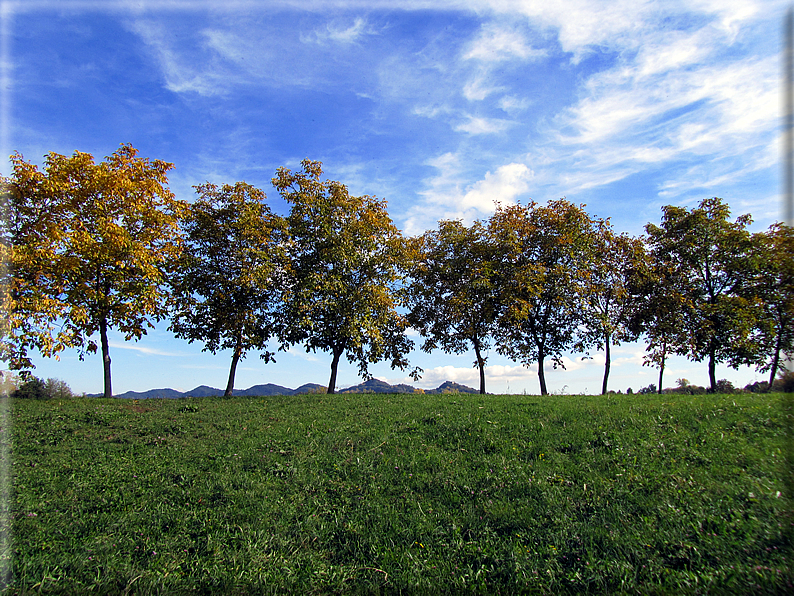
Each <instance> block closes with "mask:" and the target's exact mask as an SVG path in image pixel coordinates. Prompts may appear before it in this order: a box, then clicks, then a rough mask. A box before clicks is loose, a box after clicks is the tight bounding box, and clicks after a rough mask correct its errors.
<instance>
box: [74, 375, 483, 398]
mask: <svg viewBox="0 0 794 596" xmlns="http://www.w3.org/2000/svg"><path fill="white" fill-rule="evenodd" d="M322 391H325V385H318V384H317V383H306V384H305V385H301V386H300V387H298V388H297V389H290V388H289V387H282V386H281V385H274V384H273V383H267V384H265V385H254V386H253V387H249V388H248V389H235V390H234V392H233V393H232V395H239V396H243V397H246V396H247V397H256V396H262V395H299V394H302V393H312V392H314V393H317V392H322ZM456 391H457V392H458V393H477V390H476V389H472V388H471V387H467V386H466V385H460V384H459V383H453V382H452V381H447V382H445V383H442V384H441V385H440V386H439V387H438V388H436V389H425V390H424V392H425V393H431V394H434V393H454V392H456ZM338 393H416V390H415V389H414V387H412V386H411V385H404V384H399V385H390V384H389V383H386V382H385V381H379V380H378V379H370V380H369V381H365V382H363V383H360V384H358V385H354V386H352V387H348V388H346V389H341V390H339V391H338ZM220 395H223V389H216V388H215V387H208V386H207V385H199V386H198V387H196V388H195V389H191V390H190V391H177V390H176V389H150V390H149V391H127V392H126V393H120V394H118V395H116V396H115V397H117V398H121V399H157V398H160V399H162V398H168V399H176V398H180V397H217V396H220ZM88 397H102V394H101V393H95V394H92V395H89V396H88Z"/></svg>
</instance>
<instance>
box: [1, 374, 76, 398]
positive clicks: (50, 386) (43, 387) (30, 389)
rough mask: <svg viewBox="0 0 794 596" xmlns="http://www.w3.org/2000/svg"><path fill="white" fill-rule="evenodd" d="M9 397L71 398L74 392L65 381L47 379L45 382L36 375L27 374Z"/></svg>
mask: <svg viewBox="0 0 794 596" xmlns="http://www.w3.org/2000/svg"><path fill="white" fill-rule="evenodd" d="M11 397H13V398H16V399H71V398H73V397H74V394H73V393H72V390H71V389H70V388H69V385H67V384H66V382H65V381H61V380H60V379H47V381H46V382H45V381H42V380H41V379H39V378H38V377H34V376H29V377H28V378H27V379H26V380H25V381H24V382H23V383H22V384H21V385H20V386H19V387H17V389H15V390H14V391H13V392H12V393H11Z"/></svg>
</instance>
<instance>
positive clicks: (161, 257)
mask: <svg viewBox="0 0 794 596" xmlns="http://www.w3.org/2000/svg"><path fill="white" fill-rule="evenodd" d="M11 161H12V165H13V173H12V175H11V177H10V179H9V180H7V181H6V184H7V187H8V189H9V193H10V199H11V205H12V214H11V223H10V236H11V240H12V248H11V250H10V263H11V266H12V269H13V275H12V276H11V279H10V280H9V281H10V284H11V287H10V300H11V304H10V305H9V306H10V312H11V330H10V332H9V336H8V338H7V341H6V342H5V345H4V354H5V355H6V357H7V360H8V361H9V364H10V366H11V367H12V368H15V369H21V368H32V363H31V361H30V359H29V358H28V349H30V348H35V349H38V350H39V351H40V352H41V353H42V355H44V356H45V357H46V356H56V355H57V354H58V353H59V352H60V351H62V350H63V349H65V348H69V347H73V348H77V349H78V351H79V353H80V357H81V358H82V357H83V356H84V354H85V353H92V352H96V351H97V349H98V346H97V344H96V340H95V339H94V334H95V333H97V332H99V341H100V345H101V352H102V362H103V371H104V386H105V396H106V397H110V396H112V385H111V373H110V349H109V345H108V329H111V328H116V329H118V331H120V332H121V333H123V334H124V336H125V339H126V340H130V339H136V340H137V339H140V338H141V337H142V336H143V335H145V334H146V330H147V328H151V327H152V322H153V321H157V320H160V319H161V318H163V317H164V316H166V314H167V309H166V300H167V297H168V289H167V286H166V284H165V281H166V279H167V277H168V275H169V272H170V271H171V270H172V268H173V266H174V264H175V263H176V260H177V257H178V255H179V251H180V249H181V235H180V231H179V225H178V220H179V216H180V214H181V213H182V211H183V210H184V204H183V203H182V202H180V201H178V200H176V199H175V198H174V196H173V194H172V193H171V191H170V190H168V188H167V186H166V185H167V183H168V180H167V177H166V173H167V172H168V171H169V170H170V169H171V168H172V167H173V165H172V164H169V163H166V162H163V161H160V160H154V161H150V160H149V159H146V158H141V157H138V152H137V150H136V149H134V148H133V147H132V146H131V145H121V147H120V148H119V149H118V150H117V151H116V152H115V153H113V155H110V156H109V157H107V158H106V159H105V160H104V161H103V162H101V163H98V164H97V163H94V158H93V157H92V156H91V155H90V154H88V153H81V152H79V151H75V153H74V154H73V155H72V156H71V157H66V156H64V155H59V154H57V153H49V154H48V155H47V156H46V157H45V163H44V171H39V169H38V168H37V167H36V166H35V165H32V164H30V163H29V162H26V161H25V160H24V159H23V157H22V156H21V155H19V154H18V153H17V154H14V155H13V156H12V157H11Z"/></svg>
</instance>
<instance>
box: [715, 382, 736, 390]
mask: <svg viewBox="0 0 794 596" xmlns="http://www.w3.org/2000/svg"><path fill="white" fill-rule="evenodd" d="M716 390H717V393H736V388H735V387H734V386H733V383H731V382H730V381H729V380H728V379H720V380H719V381H717V387H716Z"/></svg>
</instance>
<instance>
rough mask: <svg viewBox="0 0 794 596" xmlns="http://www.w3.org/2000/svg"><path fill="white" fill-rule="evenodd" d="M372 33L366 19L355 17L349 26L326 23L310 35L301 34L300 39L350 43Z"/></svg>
mask: <svg viewBox="0 0 794 596" xmlns="http://www.w3.org/2000/svg"><path fill="white" fill-rule="evenodd" d="M374 33H375V32H374V31H373V30H372V29H371V28H370V26H369V25H368V24H367V21H366V20H364V19H363V18H361V17H356V19H355V20H354V21H353V23H352V24H351V25H350V26H347V27H346V26H344V25H340V24H339V23H336V22H334V23H328V24H327V25H326V26H325V27H324V28H322V29H315V30H314V31H312V33H311V34H310V35H301V41H302V42H304V43H319V44H323V43H326V42H333V43H339V44H343V45H350V44H353V43H356V42H358V41H359V40H360V39H361V38H362V37H364V36H365V35H373V34H374Z"/></svg>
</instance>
